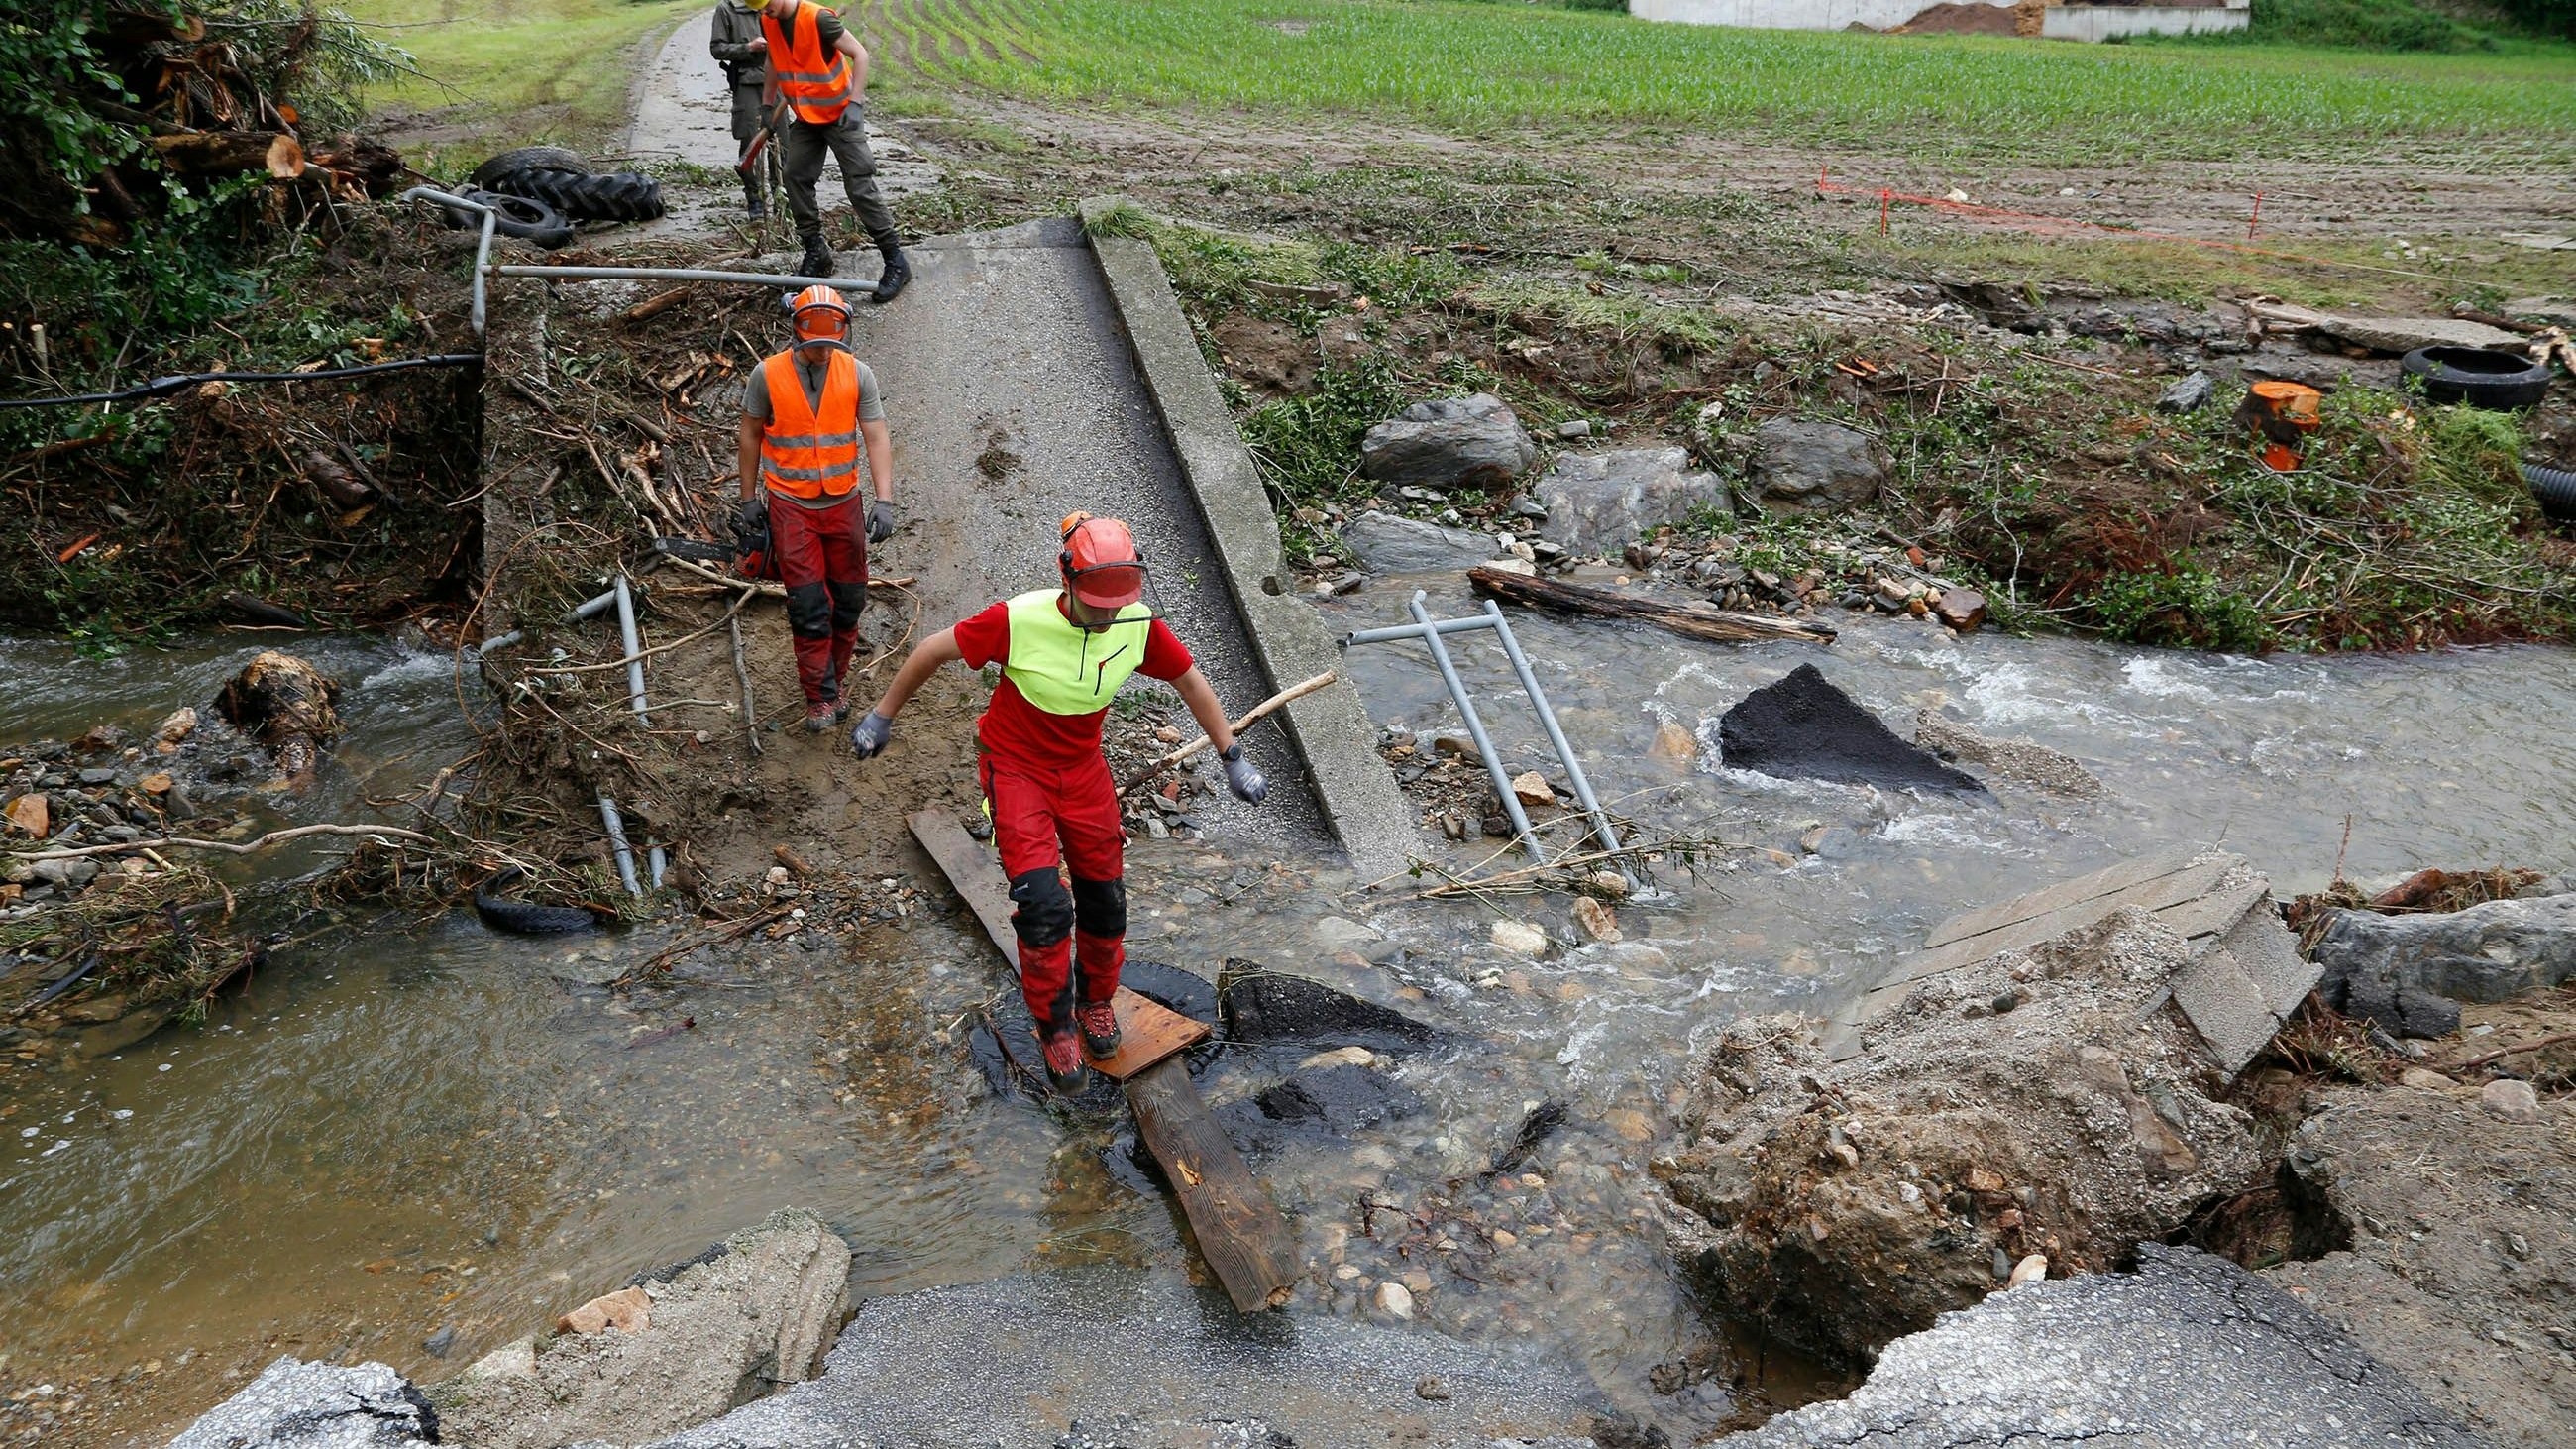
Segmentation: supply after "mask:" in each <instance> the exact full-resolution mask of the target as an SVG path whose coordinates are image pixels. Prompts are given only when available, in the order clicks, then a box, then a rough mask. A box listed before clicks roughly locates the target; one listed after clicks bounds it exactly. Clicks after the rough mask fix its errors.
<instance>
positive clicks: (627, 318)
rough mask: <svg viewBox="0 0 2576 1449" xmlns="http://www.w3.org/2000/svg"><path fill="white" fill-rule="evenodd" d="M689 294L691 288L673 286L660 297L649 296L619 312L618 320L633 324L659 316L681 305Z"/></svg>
mask: <svg viewBox="0 0 2576 1449" xmlns="http://www.w3.org/2000/svg"><path fill="white" fill-rule="evenodd" d="M688 295H689V289H688V288H687V287H673V288H672V289H671V290H669V291H667V292H664V293H663V294H662V295H660V296H658V297H647V298H646V299H644V300H643V301H641V302H638V303H636V304H635V305H634V306H632V307H629V308H627V309H626V310H625V311H623V312H620V313H618V314H617V320H618V321H619V322H621V323H625V324H627V325H630V326H631V325H633V324H635V323H637V322H643V321H647V320H649V319H651V318H655V317H659V316H661V315H662V314H663V313H665V312H668V311H670V310H671V309H672V308H674V307H676V306H678V305H680V303H681V302H682V301H684V300H686V299H687V297H688Z"/></svg>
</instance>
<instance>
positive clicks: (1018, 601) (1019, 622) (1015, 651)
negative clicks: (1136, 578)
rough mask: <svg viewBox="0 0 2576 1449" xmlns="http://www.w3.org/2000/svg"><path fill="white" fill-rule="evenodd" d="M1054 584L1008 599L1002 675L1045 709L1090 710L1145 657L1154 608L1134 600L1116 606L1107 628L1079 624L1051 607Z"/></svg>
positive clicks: (1102, 704) (1056, 593) (1103, 704)
mask: <svg viewBox="0 0 2576 1449" xmlns="http://www.w3.org/2000/svg"><path fill="white" fill-rule="evenodd" d="M1061 597H1063V591H1062V590H1060V589H1039V590H1036V591H1035V592H1032V593H1026V594H1021V595H1019V596H1018V597H1017V598H1014V599H1012V600H1011V601H1010V604H1009V605H1008V607H1009V609H1010V619H1011V652H1010V656H1009V657H1008V658H1006V659H1004V660H1003V661H1002V677H1003V678H1005V679H1007V680H1009V681H1011V683H1012V685H1013V686H1015V687H1016V688H1018V690H1019V691H1020V698H1022V699H1025V700H1027V701H1028V702H1029V703H1031V704H1033V705H1036V706H1037V707H1038V708H1039V709H1042V710H1044V711H1046V712H1047V713H1048V714H1091V713H1094V712H1096V711H1099V710H1103V709H1106V708H1108V707H1109V697H1110V696H1111V695H1113V694H1116V693H1117V692H1118V686H1120V685H1122V684H1125V683H1126V682H1127V676H1128V675H1131V674H1133V673H1135V672H1136V666H1137V665H1139V664H1142V663H1144V662H1145V629H1137V628H1130V627H1128V626H1129V625H1130V624H1145V625H1146V627H1147V628H1151V627H1152V625H1151V620H1152V619H1153V617H1154V611H1153V610H1152V609H1150V608H1148V607H1146V606H1145V604H1144V603H1142V602H1141V601H1140V602H1137V603H1133V604H1129V605H1128V606H1127V607H1125V608H1123V609H1120V610H1119V611H1118V620H1117V623H1116V624H1115V625H1113V626H1112V627H1110V628H1107V629H1102V630H1099V631H1097V632H1094V631H1090V630H1085V629H1083V628H1080V627H1079V626H1077V625H1076V624H1075V623H1074V622H1073V621H1072V620H1071V619H1068V618H1066V617H1065V614H1064V610H1062V609H1060V608H1058V607H1056V600H1057V599H1059V598H1061Z"/></svg>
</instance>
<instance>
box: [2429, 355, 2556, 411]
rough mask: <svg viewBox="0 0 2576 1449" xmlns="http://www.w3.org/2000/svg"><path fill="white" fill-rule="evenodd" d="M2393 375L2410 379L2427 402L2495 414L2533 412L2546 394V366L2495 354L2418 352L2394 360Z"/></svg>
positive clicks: (2514, 356) (2547, 390) (2517, 357)
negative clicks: (2395, 364) (2474, 408)
mask: <svg viewBox="0 0 2576 1449" xmlns="http://www.w3.org/2000/svg"><path fill="white" fill-rule="evenodd" d="M2397 370H2398V371H2399V372H2400V373H2402V374H2404V375H2405V376H2407V377H2410V378H2413V379H2415V384H2414V385H2415V386H2416V387H2417V388H2419V389H2420V390H2422V392H2423V394H2424V396H2425V398H2426V400H2427V401H2431V402H2437V403H2467V404H2468V405H2469V406H2471V407H2477V408H2486V409H2489V410H2490V411H2494V412H2506V411H2509V410H2511V409H2514V408H2531V407H2538V406H2540V400H2541V398H2543V397H2545V396H2547V395H2548V392H2549V365H2548V364H2547V363H2543V362H2534V361H2532V360H2531V359H2530V358H2528V357H2526V356H2524V355H2523V354H2521V353H2519V352H2506V351H2503V350H2501V349H2497V348H2489V347H2418V348H2416V349H2415V350H2414V351H2412V352H2410V353H2407V354H2406V355H2405V356H2404V357H2403V358H2400V359H2399V360H2398V363H2397Z"/></svg>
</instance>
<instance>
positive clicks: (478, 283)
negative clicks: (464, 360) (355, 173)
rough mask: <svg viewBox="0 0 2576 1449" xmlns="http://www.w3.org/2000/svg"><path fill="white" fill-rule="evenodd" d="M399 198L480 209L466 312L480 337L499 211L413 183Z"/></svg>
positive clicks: (468, 209)
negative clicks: (471, 303)
mask: <svg viewBox="0 0 2576 1449" xmlns="http://www.w3.org/2000/svg"><path fill="white" fill-rule="evenodd" d="M402 199H403V200H405V201H434V202H437V203H438V204H439V205H441V206H461V207H463V208H465V209H466V210H467V211H479V212H481V213H482V214H483V240H482V241H481V242H480V243H478V244H477V245H476V246H475V248H474V308H473V311H472V312H471V313H470V314H468V315H469V319H470V320H471V321H472V322H473V324H474V335H475V336H477V337H480V336H482V335H483V291H484V277H485V275H486V273H487V272H488V271H489V270H490V268H491V265H492V229H493V227H494V226H496V225H498V224H499V222H500V220H501V213H500V211H499V210H498V209H496V208H493V207H489V206H485V205H484V204H483V203H482V202H479V201H468V200H466V199H465V198H464V197H462V196H451V195H449V194H448V193H446V192H444V191H441V190H439V189H438V188H437V187H435V186H415V187H413V188H412V189H411V190H409V191H406V192H404V193H403V194H402Z"/></svg>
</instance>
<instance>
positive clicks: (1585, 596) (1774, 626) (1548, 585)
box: [1467, 564, 1834, 644]
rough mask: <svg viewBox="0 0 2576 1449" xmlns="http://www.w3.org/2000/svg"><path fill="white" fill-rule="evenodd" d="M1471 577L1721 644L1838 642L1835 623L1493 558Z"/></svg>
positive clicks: (1540, 600) (1522, 600)
mask: <svg viewBox="0 0 2576 1449" xmlns="http://www.w3.org/2000/svg"><path fill="white" fill-rule="evenodd" d="M1467 582H1469V583H1471V584H1473V585H1475V586H1476V592H1478V593H1480V594H1487V595H1490V596H1492V597H1494V598H1497V599H1501V600H1503V601H1504V602H1505V603H1512V604H1523V605H1527V606H1529V607H1531V608H1537V609H1550V610H1554V611H1555V612H1557V613H1560V614H1581V615H1586V616H1589V617H1591V618H1596V619H1618V620H1625V621H1629V622H1633V623H1639V624H1652V625H1654V626H1655V627H1657V628H1659V629H1669V630H1671V631H1672V632H1674V633H1676V634H1680V635H1684V636H1686V637H1689V638H1692V639H1706V640H1709V641H1710V642H1712V643H1717V644H1761V643H1769V642H1770V641H1772V640H1775V639H1791V640H1797V641H1799V642H1802V643H1808V644H1831V643H1832V642H1834V631H1833V629H1832V628H1830V627H1829V626H1827V625H1823V624H1817V623H1812V622H1809V621H1806V620H1802V619H1783V618H1775V617H1773V616H1771V615H1768V614H1733V613H1728V612H1727V611H1725V610H1723V609H1712V608H1709V607H1707V606H1706V605H1703V604H1672V603H1666V602H1664V601H1663V600H1661V599H1647V598H1640V597H1638V596H1637V595H1634V594H1625V593H1621V592H1620V591H1618V590H1617V589H1599V588H1594V587H1592V586H1591V585H1589V584H1569V583H1566V582H1564V581H1563V580H1561V579H1547V578H1539V577H1536V576H1534V575H1530V574H1516V573H1511V572H1509V571H1507V570H1504V569H1498V568H1495V567H1493V566H1492V565H1490V564H1488V565H1484V566H1481V567H1477V568H1472V569H1469V570H1467Z"/></svg>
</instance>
